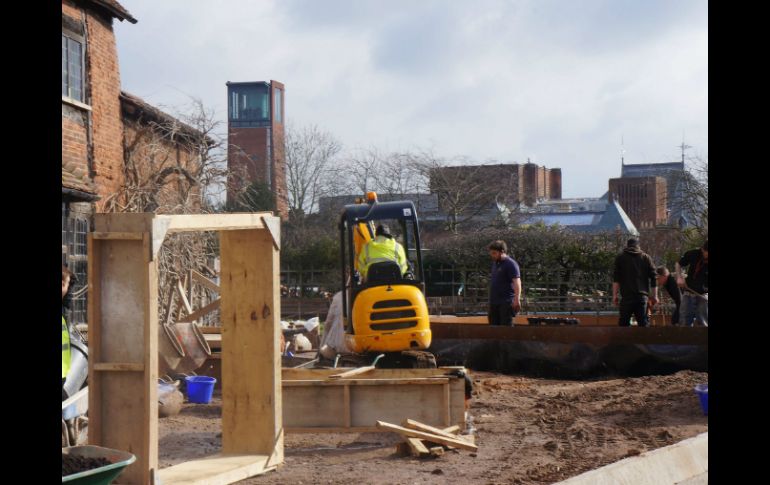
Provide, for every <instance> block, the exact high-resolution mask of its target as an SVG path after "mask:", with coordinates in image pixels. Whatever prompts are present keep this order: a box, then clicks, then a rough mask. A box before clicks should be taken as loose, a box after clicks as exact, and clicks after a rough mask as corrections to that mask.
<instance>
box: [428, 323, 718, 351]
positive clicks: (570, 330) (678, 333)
mask: <svg viewBox="0 0 770 485" xmlns="http://www.w3.org/2000/svg"><path fill="white" fill-rule="evenodd" d="M431 332H432V334H433V340H434V341H436V340H441V339H481V340H520V341H533V342H561V343H588V344H594V345H610V344H669V345H698V346H706V347H707V346H708V327H579V326H566V325H565V326H558V327H556V326H554V327H548V326H522V327H492V326H489V325H468V324H458V325H436V326H435V327H431Z"/></svg>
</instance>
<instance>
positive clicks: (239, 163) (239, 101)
mask: <svg viewBox="0 0 770 485" xmlns="http://www.w3.org/2000/svg"><path fill="white" fill-rule="evenodd" d="M284 93H285V88H284V85H283V84H282V83H280V82H278V81H270V82H269V83H268V82H264V81H259V82H228V83H227V100H228V103H227V106H228V108H227V144H228V149H227V167H228V169H229V172H230V176H229V177H230V180H229V181H228V188H227V202H228V203H229V204H231V203H233V202H234V201H235V200H236V198H237V196H238V193H239V192H240V191H241V190H243V189H244V188H246V187H247V186H248V185H250V184H253V183H255V182H258V183H261V184H264V186H265V187H267V189H268V190H270V192H272V194H273V197H274V204H275V206H274V207H275V210H276V212H277V214H278V215H280V216H281V218H284V219H285V218H286V217H287V215H288V205H287V193H286V168H285V164H286V161H285V157H284V139H285V137H284V123H285V116H284V98H285V96H284Z"/></svg>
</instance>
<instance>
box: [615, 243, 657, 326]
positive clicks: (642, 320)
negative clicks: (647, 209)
mask: <svg viewBox="0 0 770 485" xmlns="http://www.w3.org/2000/svg"><path fill="white" fill-rule="evenodd" d="M618 290H620V296H621V299H620V300H618ZM651 290H652V295H650V291H651ZM648 300H649V301H650V302H651V303H652V304H653V305H654V304H656V303H657V302H658V286H657V278H656V274H655V265H654V264H653V263H652V258H650V256H648V255H647V254H646V253H644V252H642V250H641V249H640V248H639V240H638V239H636V238H631V239H629V240H628V242H627V243H626V248H625V249H624V250H623V252H622V253H620V254H619V255H618V257H617V258H615V270H614V272H613V279H612V302H613V303H614V304H615V305H619V306H620V320H619V321H618V324H619V325H620V326H621V327H628V326H629V325H631V315H632V314H633V315H634V316H636V321H637V324H638V325H639V326H640V327H646V326H647V325H648V324H649V319H648V318H647V301H648Z"/></svg>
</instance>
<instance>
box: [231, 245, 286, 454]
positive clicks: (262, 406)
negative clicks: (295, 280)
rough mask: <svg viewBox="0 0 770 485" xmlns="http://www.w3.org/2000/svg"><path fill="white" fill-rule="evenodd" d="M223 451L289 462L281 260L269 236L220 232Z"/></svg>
mask: <svg viewBox="0 0 770 485" xmlns="http://www.w3.org/2000/svg"><path fill="white" fill-rule="evenodd" d="M220 248H221V268H222V269H221V273H220V275H221V276H220V287H221V289H222V293H221V300H222V304H221V313H220V315H221V319H222V450H223V452H224V453H228V454H232V453H240V454H265V455H272V458H271V462H270V463H280V462H281V461H283V429H282V412H281V387H280V385H281V374H280V368H281V365H280V351H279V338H280V336H279V333H280V321H279V318H280V314H281V309H280V286H279V275H280V273H279V257H278V251H276V250H275V248H274V246H273V238H272V237H271V235H270V234H269V233H268V232H267V231H264V230H262V231H260V230H249V231H227V232H221V233H220Z"/></svg>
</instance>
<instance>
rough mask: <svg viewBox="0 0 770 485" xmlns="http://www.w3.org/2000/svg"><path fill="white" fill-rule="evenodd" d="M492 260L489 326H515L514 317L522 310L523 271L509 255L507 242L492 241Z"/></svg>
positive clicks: (490, 253) (490, 248)
mask: <svg viewBox="0 0 770 485" xmlns="http://www.w3.org/2000/svg"><path fill="white" fill-rule="evenodd" d="M488 249H489V256H490V257H491V258H492V274H491V277H490V278H489V280H490V288H489V324H490V325H503V326H509V327H512V326H513V317H515V316H516V313H518V311H519V310H520V309H521V271H520V270H519V263H517V262H516V261H514V260H513V258H512V257H510V256H509V255H508V254H507V253H508V245H507V244H505V241H500V240H498V241H492V243H491V244H490V245H489V247H488Z"/></svg>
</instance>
